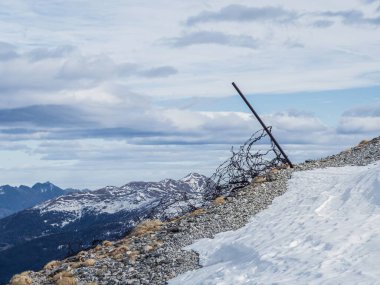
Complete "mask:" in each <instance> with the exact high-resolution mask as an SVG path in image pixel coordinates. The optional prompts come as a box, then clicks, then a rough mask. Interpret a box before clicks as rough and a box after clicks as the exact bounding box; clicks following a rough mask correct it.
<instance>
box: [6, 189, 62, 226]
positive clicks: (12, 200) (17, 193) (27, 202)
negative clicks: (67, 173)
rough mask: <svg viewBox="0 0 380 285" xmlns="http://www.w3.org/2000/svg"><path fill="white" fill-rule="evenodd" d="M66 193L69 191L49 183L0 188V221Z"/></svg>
mask: <svg viewBox="0 0 380 285" xmlns="http://www.w3.org/2000/svg"><path fill="white" fill-rule="evenodd" d="M67 193H69V191H65V190H63V189H61V188H59V187H57V186H55V185H54V184H52V183H50V182H45V183H36V184H34V185H33V186H32V187H28V186H25V185H21V186H19V187H13V186H10V185H3V186H0V219H1V218H4V217H6V216H9V215H11V214H13V213H16V212H18V211H21V210H24V209H27V208H30V207H33V206H34V205H37V204H39V203H42V202H44V201H46V200H50V199H53V198H56V197H58V196H61V195H64V194H67Z"/></svg>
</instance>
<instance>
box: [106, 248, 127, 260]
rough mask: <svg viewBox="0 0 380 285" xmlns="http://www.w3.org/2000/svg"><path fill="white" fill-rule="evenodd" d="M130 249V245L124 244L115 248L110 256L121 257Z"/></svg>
mask: <svg viewBox="0 0 380 285" xmlns="http://www.w3.org/2000/svg"><path fill="white" fill-rule="evenodd" d="M128 250H129V247H128V246H126V245H122V246H119V247H117V248H115V249H114V250H112V251H111V252H110V253H109V256H110V257H112V258H117V259H120V258H121V257H122V256H123V254H124V253H126V252H127V251H128Z"/></svg>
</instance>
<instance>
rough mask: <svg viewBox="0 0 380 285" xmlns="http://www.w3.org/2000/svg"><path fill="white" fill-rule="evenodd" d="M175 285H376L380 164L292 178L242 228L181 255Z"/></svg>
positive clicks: (378, 278) (378, 274) (379, 251)
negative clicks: (188, 260)
mask: <svg viewBox="0 0 380 285" xmlns="http://www.w3.org/2000/svg"><path fill="white" fill-rule="evenodd" d="M186 249H187V250H190V249H192V250H195V251H197V252H198V253H199V254H200V261H201V264H202V265H203V266H204V267H203V268H201V269H198V270H195V271H191V272H188V273H185V274H183V275H180V276H178V277H177V278H175V279H173V280H171V281H170V282H169V284H170V285H176V284H181V285H185V284H191V285H194V284H207V285H211V284H218V285H227V284H228V285H233V284H380V262H379V261H380V162H377V163H375V164H372V165H369V166H361V167H358V166H355V167H354V166H350V167H342V168H326V169H317V170H312V171H305V172H297V173H295V174H294V175H293V177H292V178H291V179H290V180H289V183H288V191H287V192H286V193H285V194H284V195H282V196H281V197H278V198H276V199H275V200H274V201H273V204H272V205H271V206H270V207H269V208H268V209H267V210H264V211H262V212H260V213H259V214H258V215H256V216H255V217H254V218H252V219H251V221H250V222H249V223H248V224H247V225H246V226H245V227H243V228H241V229H239V230H237V231H230V232H225V233H221V234H218V235H217V236H216V237H215V238H214V239H202V240H199V241H197V242H196V243H194V244H192V245H190V246H189V247H187V248H186Z"/></svg>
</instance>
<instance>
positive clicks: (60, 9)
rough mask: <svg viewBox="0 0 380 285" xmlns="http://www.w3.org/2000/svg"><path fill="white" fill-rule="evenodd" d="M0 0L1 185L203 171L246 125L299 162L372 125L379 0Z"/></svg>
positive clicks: (83, 184)
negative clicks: (268, 130) (261, 128)
mask: <svg viewBox="0 0 380 285" xmlns="http://www.w3.org/2000/svg"><path fill="white" fill-rule="evenodd" d="M300 2H301V1H296V0H289V1H286V3H284V2H283V1H279V0H269V1H265V3H263V2H262V1H252V0H250V1H248V0H246V1H245V0H239V1H233V2H232V1H227V0H218V1H216V0H214V1H212V0H211V1H201V0H199V1H198V0H195V1H191V2H190V1H186V2H184V1H174V0H158V1H154V2H152V1H145V0H140V1H128V0H127V1H107V3H106V2H104V1H89V0H87V1H85V0H82V1H3V2H1V3H0V11H1V12H0V33H1V40H0V146H1V148H0V155H1V158H2V159H1V161H0V184H13V185H19V184H33V183H34V182H36V181H47V180H50V181H52V182H53V183H56V184H57V185H59V186H62V187H79V188H99V187H102V186H105V185H122V184H124V183H126V182H128V181H131V180H158V179H162V178H165V177H171V178H180V177H182V176H185V175H186V174H187V173H189V172H192V171H197V172H200V173H204V174H206V175H207V174H210V173H212V171H213V170H214V169H215V168H216V167H217V166H218V164H219V163H220V162H222V161H223V160H224V159H225V158H227V157H228V155H229V150H230V146H231V145H239V144H240V143H242V142H244V141H245V140H246V139H247V138H248V137H249V136H250V134H251V133H252V132H254V131H255V130H256V129H257V128H258V126H257V123H256V122H255V121H254V120H253V119H252V117H251V115H250V113H249V112H248V109H247V108H246V106H245V105H244V104H243V102H242V101H241V99H240V98H239V97H238V95H237V94H236V92H235V90H234V89H233V87H232V86H231V82H232V81H235V82H236V83H237V84H238V85H239V86H240V88H241V89H242V90H243V91H244V92H245V93H246V94H247V97H248V98H249V100H250V101H251V102H252V104H253V105H254V106H255V108H256V110H257V111H258V112H259V113H260V114H261V115H262V117H263V119H264V120H265V121H266V122H267V124H268V125H272V126H273V133H274V134H275V136H277V137H278V140H279V141H280V142H281V143H282V144H283V145H284V148H285V149H286V151H287V152H288V154H289V156H290V158H291V159H292V160H294V161H302V160H304V159H306V158H318V157H322V156H324V155H327V154H331V153H335V152H337V151H340V150H343V149H345V148H347V147H349V146H352V145H354V144H357V143H358V142H360V141H361V140H362V139H369V138H372V137H374V136H378V135H379V132H380V32H379V27H380V1H378V0H347V1H325V0H321V1H318V2H316V3H310V1H308V2H306V1H303V2H302V3H300Z"/></svg>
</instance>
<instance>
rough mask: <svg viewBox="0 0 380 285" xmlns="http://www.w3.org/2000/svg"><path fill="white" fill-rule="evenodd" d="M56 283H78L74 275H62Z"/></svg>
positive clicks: (62, 284) (60, 284) (68, 284)
mask: <svg viewBox="0 0 380 285" xmlns="http://www.w3.org/2000/svg"><path fill="white" fill-rule="evenodd" d="M55 284H56V285H77V280H76V279H75V278H74V277H62V278H61V279H58V280H57V281H56V282H55Z"/></svg>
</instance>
